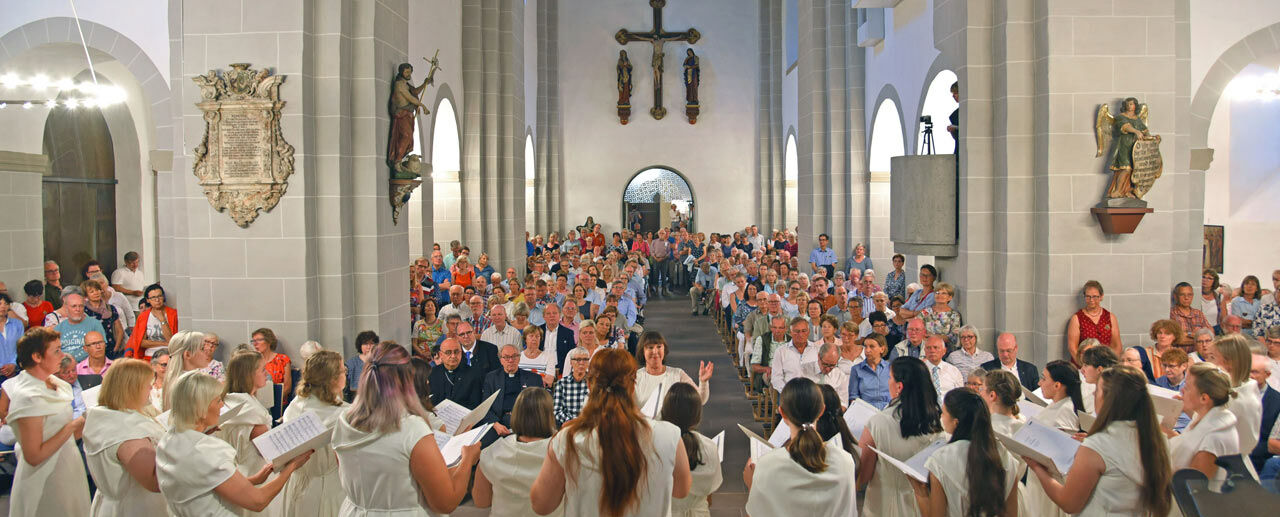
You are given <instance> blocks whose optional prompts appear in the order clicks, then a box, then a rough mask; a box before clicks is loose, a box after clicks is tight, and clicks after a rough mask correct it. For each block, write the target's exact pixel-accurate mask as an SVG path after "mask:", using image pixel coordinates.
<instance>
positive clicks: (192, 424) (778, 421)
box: [0, 218, 1280, 517]
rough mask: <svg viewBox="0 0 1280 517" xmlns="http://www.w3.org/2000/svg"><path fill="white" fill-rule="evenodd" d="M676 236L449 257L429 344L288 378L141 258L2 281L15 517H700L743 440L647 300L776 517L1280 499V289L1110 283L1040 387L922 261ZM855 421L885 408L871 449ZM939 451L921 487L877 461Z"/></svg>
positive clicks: (415, 317) (753, 502)
mask: <svg viewBox="0 0 1280 517" xmlns="http://www.w3.org/2000/svg"><path fill="white" fill-rule="evenodd" d="M686 225H687V222H686V221H683V220H676V221H675V223H674V224H673V225H672V227H670V228H662V229H660V230H658V231H657V232H645V233H644V234H641V232H639V231H638V229H637V230H622V231H619V232H615V233H613V234H612V235H609V236H606V235H605V233H604V232H603V231H602V228H601V225H599V224H596V223H594V222H593V221H592V220H591V219H590V218H588V220H587V221H586V223H585V224H583V225H581V226H578V227H576V228H574V229H572V230H570V231H568V232H566V233H565V234H563V235H561V234H560V233H552V234H550V235H547V236H545V237H544V236H541V235H535V236H530V237H529V238H528V242H527V245H526V251H527V254H526V255H527V261H526V263H525V264H523V265H506V266H507V267H505V269H498V268H497V267H496V265H494V264H491V263H490V262H489V257H488V256H487V255H486V254H485V253H484V252H483V251H478V252H476V253H473V252H472V250H471V249H470V248H468V247H467V246H465V245H464V244H463V243H461V242H459V241H453V242H451V243H449V244H448V246H447V248H442V247H441V246H440V245H439V244H437V245H436V246H435V248H434V249H433V250H432V251H431V252H430V253H429V255H428V256H426V257H422V258H419V259H417V260H415V261H413V263H412V264H411V265H410V274H409V278H410V282H409V283H410V285H409V300H410V306H411V315H410V316H409V318H410V321H409V323H410V325H411V329H412V331H411V334H410V335H411V339H410V342H409V343H405V344H403V345H402V344H399V343H395V342H392V341H383V340H381V339H380V338H379V337H378V335H377V333H376V332H375V331H373V330H366V331H363V332H360V333H359V334H358V335H357V336H356V337H355V339H354V342H355V348H356V350H357V353H356V354H354V355H352V356H350V357H345V358H344V357H343V356H342V355H341V353H340V350H341V346H340V345H338V344H333V345H326V344H321V343H317V342H314V341H308V342H306V343H304V344H303V345H301V347H300V348H299V352H298V354H297V357H296V358H297V359H298V361H296V362H294V361H293V360H291V358H290V357H289V355H287V354H286V353H284V350H283V349H282V348H281V347H280V345H281V344H280V342H279V339H277V336H276V334H275V333H274V332H273V331H272V329H270V328H260V329H257V330H255V331H254V332H253V333H252V334H251V335H250V336H248V341H247V342H246V343H243V344H240V345H238V346H236V347H235V348H234V350H232V351H230V353H229V354H228V355H227V361H226V363H225V364H224V363H222V362H220V361H218V360H216V359H215V357H219V356H220V354H219V350H220V348H221V347H222V339H221V338H219V336H216V335H214V334H212V333H209V332H201V331H198V330H185V329H183V330H180V329H179V328H178V309H177V308H175V307H172V306H170V305H168V304H167V299H166V297H165V292H164V289H163V287H161V286H160V285H159V284H152V285H144V283H143V281H142V279H143V278H144V275H143V274H142V270H141V266H140V262H141V261H140V258H139V256H138V255H137V254H136V253H134V252H130V253H128V254H126V255H125V256H124V264H125V266H124V267H122V268H120V269H119V270H116V271H114V272H112V274H111V277H110V279H108V278H107V277H106V276H105V273H104V272H103V271H102V267H101V266H100V265H99V264H98V263H97V262H94V261H90V262H89V263H87V264H85V265H84V266H83V267H82V268H81V269H80V271H78V274H79V275H80V277H81V278H82V281H81V282H80V283H79V284H67V285H64V283H63V281H62V275H61V271H60V269H59V266H58V264H56V263H53V262H48V263H46V265H45V279H44V281H43V282H42V281H39V280H33V281H31V282H28V283H27V284H25V285H24V286H23V294H24V295H25V296H24V297H23V298H22V299H21V300H15V299H14V298H13V297H12V296H11V295H10V294H9V293H8V290H7V287H6V286H4V285H3V284H0V318H3V320H0V378H3V379H5V380H4V382H3V386H2V389H3V393H2V394H0V419H3V422H4V424H5V425H4V426H3V427H0V444H8V446H10V447H13V448H14V450H15V452H16V454H14V455H13V456H12V457H16V460H15V461H16V472H14V473H13V488H12V490H11V492H10V494H11V495H10V515H15V516H28V515H30V516H35V515H94V516H107V515H130V516H132V515H164V514H171V515H177V516H188V515H191V516H194V515H259V514H261V515H272V516H279V515H285V516H294V515H299V516H301V515H307V516H311V515H317V516H325V515H344V516H373V515H379V516H381V515H441V514H447V513H449V512H452V511H453V510H454V509H455V508H456V507H457V506H458V505H459V504H461V503H462V502H463V501H464V500H465V499H466V498H468V497H469V498H470V499H471V500H472V501H473V502H474V504H475V505H476V506H478V507H492V509H493V510H492V514H493V515H503V516H506V515H573V516H578V515H607V516H611V517H613V516H622V515H636V516H649V515H667V514H668V513H669V514H670V515H674V516H694V515H697V516H707V515H709V498H711V497H712V494H713V493H714V492H715V491H716V490H717V489H718V488H719V486H720V485H721V483H722V481H723V473H722V472H721V467H720V460H721V459H722V458H720V454H721V452H720V451H721V450H722V446H723V444H722V443H719V444H718V443H716V442H715V441H713V440H712V439H711V438H709V437H708V436H707V434H703V433H702V432H700V429H699V424H700V422H701V418H702V408H703V405H704V404H706V403H707V401H708V399H709V396H710V380H711V378H712V377H713V375H714V374H715V368H714V367H713V366H712V364H711V362H710V358H707V359H708V360H707V361H703V362H702V363H701V364H700V367H699V368H698V371H696V372H692V371H690V372H686V371H684V370H683V369H681V368H677V367H674V366H668V365H667V364H666V363H667V356H668V353H669V349H668V345H667V340H666V339H665V338H664V336H663V333H662V332H659V331H658V330H657V329H652V328H650V329H646V328H645V309H646V307H647V306H649V304H650V301H651V300H654V299H658V298H667V297H674V296H687V297H688V299H689V303H690V311H691V314H692V315H693V316H695V317H697V316H709V319H707V320H705V321H707V322H708V323H707V325H708V326H711V325H714V328H715V329H716V330H717V331H718V333H719V335H720V336H721V337H722V338H723V340H724V343H725V346H726V352H727V354H728V355H729V356H730V357H731V358H732V359H733V361H734V366H735V367H736V368H735V369H736V372H735V374H736V376H737V379H738V381H739V382H741V383H742V388H741V389H742V393H743V395H744V396H746V397H747V398H748V399H750V400H751V402H752V404H751V405H752V409H753V415H752V417H753V418H754V419H755V420H756V421H758V422H759V423H760V424H763V425H764V427H765V428H766V429H767V430H769V431H770V433H769V434H770V435H779V434H780V435H782V436H783V437H784V441H783V442H781V445H780V446H778V447H777V448H775V449H773V450H771V451H769V452H767V453H763V454H761V455H759V456H753V457H752V459H751V460H750V461H749V462H748V464H747V467H746V469H745V470H744V471H743V472H742V473H741V475H742V479H743V481H744V482H745V483H746V485H747V486H748V498H747V503H746V510H747V512H748V513H749V514H751V515H754V516H757V517H761V516H771V515H800V514H813V515H831V516H848V515H856V514H857V513H859V512H861V513H862V514H864V515H873V516H908V515H926V516H935V515H937V516H940V515H1037V516H1038V515H1066V514H1073V515H1074V514H1079V515H1099V516H1100V515H1133V516H1148V515H1150V516H1164V515H1168V514H1170V513H1171V512H1174V513H1175V514H1176V512H1177V511H1178V509H1177V506H1176V505H1175V504H1174V503H1173V501H1172V495H1171V494H1172V473H1173V472H1175V471H1177V470H1180V469H1195V470H1197V471H1200V472H1202V473H1203V474H1204V475H1205V476H1207V477H1208V478H1209V479H1213V480H1219V481H1220V480H1222V479H1225V478H1226V476H1227V470H1228V468H1226V467H1223V466H1220V463H1222V464H1224V465H1234V464H1232V463H1229V462H1230V461H1231V460H1234V461H1235V463H1238V464H1239V467H1240V468H1241V469H1244V471H1246V472H1248V474H1249V475H1251V476H1253V477H1254V478H1255V479H1256V480H1259V481H1260V482H1261V483H1262V484H1263V486H1264V487H1270V488H1271V489H1273V490H1274V487H1275V478H1276V475H1277V473H1278V472H1280V456H1277V455H1278V454H1280V425H1278V424H1277V418H1276V417H1277V413H1280V391H1277V390H1280V270H1278V271H1275V272H1273V273H1272V284H1273V285H1272V286H1273V289H1271V290H1266V289H1263V288H1262V286H1261V283H1260V281H1259V280H1258V278H1257V277H1254V276H1248V277H1245V278H1244V280H1243V281H1242V282H1241V285H1240V286H1239V288H1232V287H1230V286H1227V285H1225V284H1224V283H1222V282H1221V280H1220V278H1219V277H1218V275H1217V274H1216V273H1214V272H1213V271H1212V270H1206V271H1204V274H1203V278H1202V282H1201V285H1200V289H1199V293H1197V292H1196V291H1197V289H1195V287H1194V286H1192V285H1191V284H1189V283H1180V284H1178V285H1176V286H1174V289H1173V291H1172V293H1171V300H1172V301H1171V304H1170V309H1169V317H1168V318H1167V319H1161V320H1158V321H1155V322H1152V323H1151V325H1150V333H1149V337H1150V341H1149V342H1148V341H1147V340H1145V339H1144V340H1142V341H1143V342H1141V343H1126V342H1124V338H1123V337H1122V335H1121V332H1120V318H1122V317H1123V315H1116V314H1114V313H1111V312H1109V311H1108V310H1107V309H1106V308H1104V305H1105V304H1104V301H1103V292H1104V291H1103V286H1102V285H1101V284H1100V283H1098V282H1095V281H1090V282H1088V283H1086V284H1085V285H1084V286H1083V289H1082V292H1081V294H1082V301H1083V307H1082V308H1081V309H1080V310H1079V311H1078V312H1076V313H1074V314H1071V315H1069V317H1068V318H1067V319H1066V320H1065V321H1064V325H1065V326H1066V329H1067V332H1066V333H1067V338H1066V341H1067V342H1066V344H1065V349H1064V353H1063V354H1062V355H1063V356H1064V357H1065V358H1064V359H1062V360H1054V361H1050V362H1048V363H1047V364H1044V365H1035V364H1032V363H1031V362H1028V361H1026V360H1025V359H1023V358H1022V357H1021V356H1020V354H1019V343H1018V339H1017V338H1016V337H1015V335H1014V334H1012V333H1000V334H998V335H997V336H995V339H994V340H993V341H992V342H990V343H991V344H987V343H988V342H984V341H983V339H982V338H983V336H982V334H981V333H980V331H979V329H978V328H976V327H975V326H973V325H969V324H966V322H965V320H964V318H963V316H962V315H961V314H960V312H959V311H958V310H957V309H956V308H953V307H952V302H953V301H954V300H955V299H956V297H957V295H958V294H960V293H958V292H957V288H956V287H955V286H953V285H950V284H948V283H946V282H944V281H943V279H942V278H941V275H940V272H939V271H938V269H937V268H935V267H934V266H932V265H928V264H926V265H923V266H921V267H920V268H919V270H918V271H912V272H908V271H906V270H905V267H906V262H907V260H906V258H905V257H903V256H902V255H895V256H894V257H893V258H892V260H891V262H892V263H891V267H887V268H884V269H883V270H880V271H883V273H881V272H878V271H877V269H876V268H875V267H874V266H873V263H872V259H871V258H870V257H869V255H868V251H869V250H868V249H867V247H866V246H864V245H862V244H857V245H855V246H854V247H853V248H852V250H850V253H849V254H848V256H847V257H845V258H844V260H843V261H841V260H840V256H839V254H838V252H837V251H836V250H834V249H832V248H831V246H830V241H829V239H828V237H827V236H826V235H822V236H819V237H818V239H817V246H815V248H814V249H813V251H812V252H811V253H810V254H809V256H808V257H798V256H797V254H798V249H799V245H798V242H797V237H796V234H795V233H793V232H791V231H787V230H781V231H774V232H772V234H771V235H768V236H766V235H764V234H763V233H761V232H760V231H759V229H758V228H757V227H755V226H751V227H747V228H745V229H743V230H742V231H738V232H732V233H722V234H717V233H712V234H710V236H709V237H708V236H706V235H704V234H702V233H695V232H690V231H689V230H688V228H687V226H686ZM802 259H806V260H802ZM1064 316H1068V315H1064ZM1144 328H1145V323H1144ZM662 330H664V331H666V332H668V333H670V332H672V331H673V330H672V329H662ZM992 345H993V346H992ZM989 349H992V350H994V351H995V354H992V353H991V352H990V351H988V350H989ZM335 350H338V351H335ZM1051 355H1052V354H1051ZM691 374H692V375H691ZM721 378H727V376H725V375H721ZM718 382H719V381H718ZM1148 385H1150V386H1155V387H1158V388H1164V389H1166V390H1172V391H1174V392H1178V393H1179V394H1180V395H1179V396H1180V400H1181V403H1182V414H1181V415H1179V416H1178V418H1176V419H1173V418H1164V419H1162V418H1161V417H1160V416H1159V415H1158V413H1157V409H1156V404H1155V402H1153V397H1155V396H1156V395H1150V394H1149V390H1150V389H1152V388H1148ZM718 386H720V385H719V384H718ZM720 389H724V388H720ZM736 390H737V388H735V391H736ZM90 391H92V392H96V393H95V394H94V396H93V397H86V396H85V393H86V392H90ZM1028 393H1029V394H1028ZM1031 400H1041V401H1042V402H1044V406H1043V407H1042V406H1038V405H1034V403H1030V402H1029V401H1031ZM858 404H865V405H869V406H871V407H873V408H874V409H875V412H874V415H873V416H870V417H869V418H867V419H866V420H865V421H862V422H857V424H858V427H851V426H850V422H848V421H847V420H846V418H845V412H846V411H852V410H853V406H854V405H858ZM485 407H487V409H484V408H485ZM651 407H652V408H656V409H654V410H653V411H649V410H648V409H646V408H651ZM228 408H234V410H229V411H227V413H228V415H230V416H229V417H227V416H226V415H223V414H222V413H223V411H224V410H226V409H228ZM446 408H448V409H446ZM455 408H459V409H460V410H462V411H467V410H475V409H477V408H480V409H481V410H482V411H483V418H481V419H480V421H479V422H477V423H476V425H484V426H488V427H487V429H488V430H487V431H486V432H485V433H484V434H483V437H482V438H481V439H480V440H479V442H478V443H476V444H473V445H468V446H465V447H462V449H461V454H460V455H459V456H458V457H457V458H456V459H455V460H454V461H449V460H448V459H446V457H445V456H444V455H443V454H442V452H441V451H442V448H441V445H443V444H445V443H447V441H448V440H449V439H452V437H453V436H457V435H460V434H462V433H463V432H465V431H467V429H465V428H461V429H460V428H457V427H455V426H456V425H457V422H456V420H457V418H456V417H457V415H456V411H455ZM308 414H314V415H315V416H316V417H318V418H319V420H320V421H321V422H323V423H324V425H325V426H327V427H328V428H330V429H332V435H331V438H330V441H329V442H328V444H327V445H325V446H322V447H319V448H318V449H317V450H315V451H314V452H312V453H306V454H303V455H301V456H298V457H296V458H294V459H292V460H290V461H288V462H287V463H285V464H282V465H276V464H272V463H271V462H270V461H269V460H268V459H267V458H264V457H263V456H262V454H261V453H260V451H259V448H257V447H256V446H255V445H254V439H255V438H258V437H260V436H262V435H263V434H264V433H267V432H269V431H270V430H271V429H272V428H273V427H276V426H278V425H281V424H283V423H288V422H291V421H294V420H297V419H299V418H303V416H304V415H308ZM744 416H745V415H744ZM1033 422H1034V423H1038V424H1041V425H1043V426H1047V427H1050V428H1054V429H1060V430H1063V431H1065V432H1067V433H1068V434H1070V435H1072V436H1073V437H1074V438H1076V439H1077V440H1081V441H1082V442H1083V443H1082V446H1081V447H1080V449H1079V452H1078V453H1077V454H1076V455H1075V460H1074V462H1073V463H1072V465H1071V468H1070V470H1069V471H1067V472H1062V473H1061V474H1062V475H1055V473H1054V471H1053V470H1052V469H1053V468H1054V467H1053V466H1052V465H1042V464H1040V463H1038V462H1036V461H1033V460H1030V459H1027V458H1022V457H1016V456H1015V455H1013V454H1011V453H1010V452H1009V451H1008V450H1006V449H1005V448H1004V447H1003V446H1002V445H1001V443H1000V442H999V441H998V440H997V438H996V436H997V435H998V434H1005V435H1013V434H1015V433H1017V432H1018V431H1019V430H1020V429H1021V428H1022V427H1023V426H1025V425H1029V423H1033ZM859 427H860V428H861V432H859V433H857V434H855V433H854V431H853V429H856V428H859ZM708 434H709V433H708ZM788 437H789V438H788ZM736 438H738V437H736V436H735V439H736ZM939 441H941V442H942V443H941V444H939V443H938V442H939ZM931 445H938V447H937V449H936V451H935V452H933V453H932V455H931V456H929V459H928V460H927V461H926V463H925V465H924V466H925V468H926V470H927V471H928V479H927V481H926V482H921V481H918V480H916V479H914V478H911V477H908V476H907V475H905V474H903V473H902V472H901V471H898V470H896V468H895V467H891V466H889V465H888V464H886V463H885V462H884V461H882V460H880V458H881V456H880V454H886V455H889V456H892V457H894V458H897V459H899V460H902V461H906V460H907V459H908V458H911V457H912V456H914V455H916V454H917V453H919V452H920V451H922V450H925V449H926V448H927V447H930V446H931ZM877 451H878V452H877ZM1219 460H1227V461H1222V462H1220V461H1219ZM734 475H737V473H734ZM91 494H92V495H91Z"/></svg>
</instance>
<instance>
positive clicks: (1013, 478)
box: [908, 389, 1018, 517]
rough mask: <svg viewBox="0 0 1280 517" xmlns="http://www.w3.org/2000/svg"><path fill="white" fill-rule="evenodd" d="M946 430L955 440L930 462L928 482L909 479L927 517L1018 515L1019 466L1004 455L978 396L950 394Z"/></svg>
mask: <svg viewBox="0 0 1280 517" xmlns="http://www.w3.org/2000/svg"><path fill="white" fill-rule="evenodd" d="M942 428H943V430H945V431H946V432H948V433H950V434H951V441H950V442H948V443H947V444H946V445H944V446H942V448H940V449H938V450H937V451H935V452H934V453H933V455H931V456H929V459H927V460H925V462H924V467H925V470H928V471H929V484H927V485H926V484H924V483H921V482H919V481H916V480H915V479H911V478H908V481H910V482H911V488H912V489H913V490H915V494H916V504H918V505H919V506H920V514H921V515H922V516H924V517H966V516H970V515H984V516H1002V517H1016V516H1017V515H1018V491H1017V490H1016V485H1017V484H1018V468H1017V462H1016V461H1015V460H1014V459H1013V458H1012V457H1009V456H1008V455H1006V454H1001V450H1000V446H999V444H998V443H997V442H996V436H995V433H993V432H992V430H991V413H990V412H989V411H987V405H986V403H985V402H984V401H983V400H982V397H979V396H978V394H977V393H974V392H973V391H970V390H967V389H956V390H951V391H948V392H947V394H946V395H945V396H943V398H942Z"/></svg>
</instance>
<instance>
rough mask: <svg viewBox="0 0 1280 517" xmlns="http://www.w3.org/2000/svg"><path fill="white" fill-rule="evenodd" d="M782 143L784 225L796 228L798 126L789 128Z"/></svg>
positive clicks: (797, 217) (798, 212)
mask: <svg viewBox="0 0 1280 517" xmlns="http://www.w3.org/2000/svg"><path fill="white" fill-rule="evenodd" d="M786 135H787V136H786V138H785V139H783V144H782V196H783V201H782V226H783V227H784V228H794V227H795V226H796V225H797V224H799V223H800V220H799V216H800V183H799V174H800V141H799V140H798V139H797V138H796V128H795V127H791V128H788V129H787V133H786Z"/></svg>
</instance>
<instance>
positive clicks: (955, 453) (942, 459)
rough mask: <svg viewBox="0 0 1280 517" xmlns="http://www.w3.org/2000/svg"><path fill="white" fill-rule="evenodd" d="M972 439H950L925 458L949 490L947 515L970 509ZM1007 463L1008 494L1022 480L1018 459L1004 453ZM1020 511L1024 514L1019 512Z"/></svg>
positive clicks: (961, 515) (928, 467) (958, 516)
mask: <svg viewBox="0 0 1280 517" xmlns="http://www.w3.org/2000/svg"><path fill="white" fill-rule="evenodd" d="M969 445H970V442H969V440H959V441H955V442H952V443H948V444H946V445H944V446H942V448H940V449H938V450H937V451H936V452H934V453H933V455H932V456H929V459H927V460H925V461H924V468H925V470H928V471H929V473H930V474H933V476H934V477H936V478H938V481H939V482H940V483H941V484H942V491H943V493H945V494H947V517H964V516H965V515H967V513H968V512H967V510H968V509H969V474H968V470H969V456H968V455H969ZM1000 460H1001V463H1003V464H1004V472H1005V475H1004V481H1003V484H1002V486H1003V487H1004V492H1002V493H1003V494H1004V497H1005V498H1006V499H1007V498H1008V497H1009V493H1010V492H1012V491H1014V490H1015V486H1016V485H1017V484H1018V479H1019V478H1018V462H1017V461H1016V460H1014V459H1013V457H1012V456H1010V455H1009V454H1008V453H1005V454H1001V455H1000ZM1018 515H1022V514H1021V513H1019V514H1018Z"/></svg>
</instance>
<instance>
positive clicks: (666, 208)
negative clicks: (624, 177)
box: [621, 165, 697, 232]
mask: <svg viewBox="0 0 1280 517" xmlns="http://www.w3.org/2000/svg"><path fill="white" fill-rule="evenodd" d="M621 201H622V206H621V208H622V221H623V222H624V224H626V227H627V228H628V229H636V227H637V225H638V228H639V230H640V231H642V232H646V231H652V232H657V231H658V229H660V228H664V227H665V228H670V227H671V220H672V218H673V217H672V213H671V206H672V205H675V206H676V209H677V210H678V211H680V213H681V214H683V215H684V217H685V219H686V220H687V221H688V228H689V231H696V226H695V224H696V222H697V220H696V216H697V201H696V199H695V197H694V193H693V187H692V186H691V185H690V183H689V180H688V178H685V176H684V175H683V174H681V173H680V171H677V170H675V169H673V168H671V167H666V166H661V165H655V166H651V167H645V168H644V169H641V170H639V171H637V172H636V173H635V174H633V175H632V176H631V179H630V180H629V181H627V186H626V188H624V189H623V191H622V199H621Z"/></svg>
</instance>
